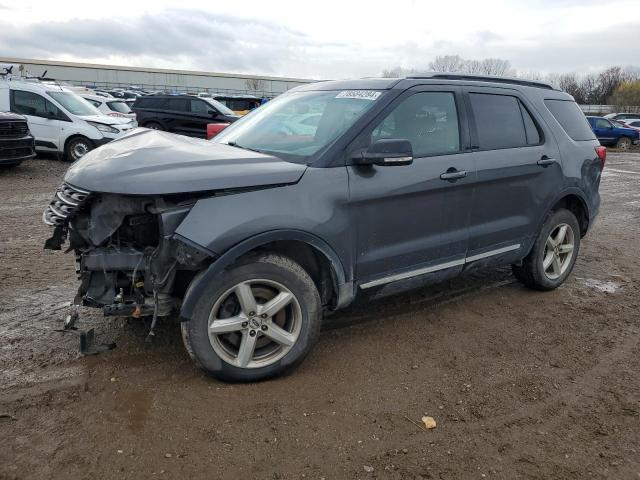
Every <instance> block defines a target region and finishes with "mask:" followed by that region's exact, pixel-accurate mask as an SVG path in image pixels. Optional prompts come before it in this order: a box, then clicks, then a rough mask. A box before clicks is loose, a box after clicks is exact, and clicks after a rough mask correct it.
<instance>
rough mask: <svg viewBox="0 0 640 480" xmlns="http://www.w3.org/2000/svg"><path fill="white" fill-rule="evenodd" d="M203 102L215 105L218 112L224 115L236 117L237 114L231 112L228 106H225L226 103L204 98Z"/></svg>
mask: <svg viewBox="0 0 640 480" xmlns="http://www.w3.org/2000/svg"><path fill="white" fill-rule="evenodd" d="M202 100H204V101H205V102H207V103H208V104H209V105H213V106H214V107H216V110H218V111H219V112H220V113H222V114H223V115H233V116H235V112H234V111H233V110H230V109H229V108H228V107H227V106H225V104H224V103H221V102H219V101H217V100H214V99H213V98H203V99H202Z"/></svg>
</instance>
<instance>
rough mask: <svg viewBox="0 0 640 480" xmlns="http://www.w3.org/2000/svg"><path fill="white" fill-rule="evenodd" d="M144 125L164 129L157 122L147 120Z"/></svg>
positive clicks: (152, 128)
mask: <svg viewBox="0 0 640 480" xmlns="http://www.w3.org/2000/svg"><path fill="white" fill-rule="evenodd" d="M144 126H145V127H147V128H150V129H151V130H164V127H163V126H162V125H160V124H159V123H158V122H147V123H145V125H144Z"/></svg>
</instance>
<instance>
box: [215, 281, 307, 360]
mask: <svg viewBox="0 0 640 480" xmlns="http://www.w3.org/2000/svg"><path fill="white" fill-rule="evenodd" d="M208 325H209V327H208V333H209V341H210V342H211V346H212V347H213V349H214V350H215V352H216V354H217V355H218V356H219V357H220V358H221V359H222V360H224V361H225V362H226V363H229V364H231V365H234V366H236V367H240V368H260V367H266V366H268V365H271V364H273V363H275V362H277V361H278V360H280V359H281V358H282V357H284V356H285V355H286V354H287V353H288V352H289V351H290V350H291V349H292V348H293V346H294V345H295V343H296V340H297V339H298V336H299V335H300V330H301V326H302V309H301V308H300V303H299V302H298V299H297V298H296V297H295V295H294V294H293V293H292V292H291V290H289V289H288V288H287V287H285V286H284V285H282V284H281V283H278V282H275V281H273V280H265V279H255V280H248V281H244V282H241V283H238V284H236V285H234V286H233V287H232V288H230V289H228V290H227V291H226V292H224V293H223V294H222V295H221V296H220V298H219V299H218V300H217V301H216V303H215V304H214V306H213V308H212V310H211V314H210V315H209V323H208Z"/></svg>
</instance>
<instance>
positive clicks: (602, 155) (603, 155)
mask: <svg viewBox="0 0 640 480" xmlns="http://www.w3.org/2000/svg"><path fill="white" fill-rule="evenodd" d="M596 153H597V154H598V158H599V159H600V161H601V162H602V168H604V164H605V162H606V161H607V148H606V147H596Z"/></svg>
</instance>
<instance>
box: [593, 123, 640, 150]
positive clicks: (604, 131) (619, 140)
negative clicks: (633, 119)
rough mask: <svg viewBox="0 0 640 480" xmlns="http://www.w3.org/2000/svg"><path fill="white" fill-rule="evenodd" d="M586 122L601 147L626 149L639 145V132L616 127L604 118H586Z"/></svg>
mask: <svg viewBox="0 0 640 480" xmlns="http://www.w3.org/2000/svg"><path fill="white" fill-rule="evenodd" d="M587 120H589V125H591V128H592V129H593V131H594V133H595V134H596V137H597V138H598V140H600V143H601V144H602V145H606V146H612V147H615V148H620V149H627V148H629V147H631V145H637V144H638V143H640V132H638V131H637V130H634V129H633V128H626V127H618V126H616V125H614V124H613V123H611V121H609V120H608V119H606V118H604V117H592V116H588V117H587Z"/></svg>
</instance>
